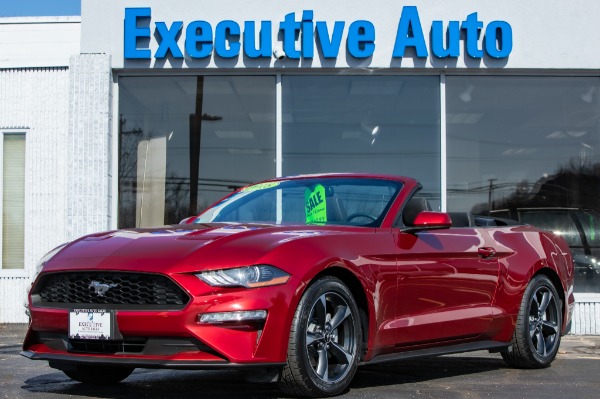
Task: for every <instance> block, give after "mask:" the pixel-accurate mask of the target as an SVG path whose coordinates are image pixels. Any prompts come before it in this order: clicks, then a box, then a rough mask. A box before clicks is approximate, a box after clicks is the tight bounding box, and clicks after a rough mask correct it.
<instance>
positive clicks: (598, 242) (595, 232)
mask: <svg viewBox="0 0 600 399" xmlns="http://www.w3.org/2000/svg"><path fill="white" fill-rule="evenodd" d="M576 215H577V219H578V220H579V223H581V228H582V230H583V233H584V235H585V239H586V241H587V244H588V245H589V246H590V247H594V248H595V249H598V250H600V215H599V214H598V213H596V212H593V211H579V212H577V213H576ZM599 255H600V254H599Z"/></svg>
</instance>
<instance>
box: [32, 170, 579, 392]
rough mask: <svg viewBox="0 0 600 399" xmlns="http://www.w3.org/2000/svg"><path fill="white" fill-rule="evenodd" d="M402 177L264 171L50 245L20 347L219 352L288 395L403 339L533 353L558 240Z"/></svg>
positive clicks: (545, 315) (200, 361)
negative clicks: (449, 203)
mask: <svg viewBox="0 0 600 399" xmlns="http://www.w3.org/2000/svg"><path fill="white" fill-rule="evenodd" d="M420 188H421V186H420V184H419V183H418V182H417V181H415V180H414V179H411V178H407V177H395V176H380V175H357V174H327V175H311V176H298V177H292V178H282V179H275V180H269V181H265V182H262V183H258V184H254V185H251V186H248V187H245V188H242V189H240V190H237V191H236V192H234V193H232V194H231V195H229V196H227V197H225V198H223V199H222V200H221V201H219V202H217V203H216V204H215V205H213V206H212V207H211V208H209V209H208V210H207V211H205V212H204V213H202V214H201V215H200V216H197V217H193V218H190V219H187V220H185V221H184V222H182V224H179V225H174V226H167V227H160V228H153V229H125V230H119V231H110V232H104V233H98V234H93V235H89V236H86V237H83V238H80V239H78V240H76V241H73V242H71V243H69V244H66V245H64V246H61V247H59V248H56V249H54V250H53V251H51V252H50V253H49V254H47V255H46V256H45V257H44V258H43V259H42V260H41V261H40V264H39V267H38V271H39V274H38V275H37V277H36V278H35V281H34V282H33V285H32V287H31V290H30V294H29V303H28V307H29V313H30V317H31V323H30V326H29V331H28V333H27V336H26V338H25V342H24V344H23V352H22V354H23V355H24V356H26V357H28V358H30V359H35V360H47V361H49V364H50V366H51V367H54V368H57V369H60V370H62V371H63V372H64V373H65V374H66V375H68V376H69V377H71V378H72V379H74V380H77V381H80V382H84V383H111V382H118V381H121V380H123V379H125V378H126V377H127V376H128V375H130V374H131V373H132V371H133V370H134V368H136V367H142V368H176V369H216V368H237V369H244V370H249V371H252V370H254V371H257V372H260V373H261V375H262V377H263V378H264V379H265V380H269V381H271V380H272V381H277V383H278V385H279V387H280V388H281V389H282V390H283V391H284V392H286V393H288V394H293V395H297V396H331V395H336V394H339V393H341V392H343V391H344V390H346V389H347V387H348V386H349V384H350V382H351V380H352V378H353V376H354V374H355V372H356V369H357V367H358V366H359V365H361V364H369V363H377V362H384V361H389V360H397V359H403V358H412V357H416V356H431V355H440V354H447V353H456V352H464V351H472V350H480V349H487V350H490V351H493V352H499V353H500V354H501V355H502V357H503V358H504V360H505V361H506V363H508V364H509V365H510V366H514V367H518V368H542V367H547V366H549V365H550V363H551V362H552V361H553V359H554V358H555V356H556V353H557V351H558V347H559V344H560V339H561V335H563V334H565V333H567V332H568V329H569V326H570V318H571V312H572V309H573V303H574V299H573V262H572V259H571V255H570V251H569V247H568V246H567V244H566V243H565V241H564V240H563V239H562V238H560V237H557V236H555V235H553V234H552V233H550V232H547V231H543V230H539V229H535V228H533V227H531V226H526V225H503V224H505V223H503V221H502V220H500V219H494V218H475V219H474V220H471V221H470V222H469V223H464V222H463V221H461V220H463V219H465V217H466V216H467V215H461V214H452V215H449V214H448V213H440V212H432V211H431V210H430V209H431V208H430V207H429V205H428V202H427V200H426V198H424V197H420V196H419V195H418V191H419V189H420ZM471 219H472V218H471ZM453 220H454V223H453ZM473 224H475V226H474V227H473V226H471V225H473Z"/></svg>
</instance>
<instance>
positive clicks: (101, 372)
mask: <svg viewBox="0 0 600 399" xmlns="http://www.w3.org/2000/svg"><path fill="white" fill-rule="evenodd" d="M133 370H135V369H134V368H132V367H107V366H88V365H78V366H76V367H75V368H72V369H68V370H63V373H65V374H66V375H67V376H68V377H69V378H71V379H72V380H75V381H79V382H83V383H84V384H116V383H117V382H121V381H123V380H124V379H125V378H127V377H129V376H130V375H131V373H133Z"/></svg>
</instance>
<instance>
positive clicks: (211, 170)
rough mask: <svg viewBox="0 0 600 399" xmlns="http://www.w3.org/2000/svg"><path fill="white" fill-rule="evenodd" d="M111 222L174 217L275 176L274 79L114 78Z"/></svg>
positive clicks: (137, 222) (140, 223) (177, 218)
mask: <svg viewBox="0 0 600 399" xmlns="http://www.w3.org/2000/svg"><path fill="white" fill-rule="evenodd" d="M119 106H120V110H119V114H120V125H119V223H118V224H119V227H133V226H136V227H145V226H156V225H163V224H165V223H178V222H179V221H180V220H181V219H183V218H185V217H188V216H191V215H196V214H198V213H199V212H200V211H202V210H203V209H205V208H207V207H208V206H209V205H211V204H212V203H213V202H215V201H216V200H218V199H219V198H221V197H222V196H224V195H226V194H228V193H230V192H231V191H232V190H233V189H235V188H238V187H242V186H245V185H247V184H249V183H252V182H255V181H257V180H263V179H266V178H270V177H274V175H275V166H274V158H275V78H274V77H272V76H243V77H240V76H168V77H156V76H153V77H122V78H120V79H119Z"/></svg>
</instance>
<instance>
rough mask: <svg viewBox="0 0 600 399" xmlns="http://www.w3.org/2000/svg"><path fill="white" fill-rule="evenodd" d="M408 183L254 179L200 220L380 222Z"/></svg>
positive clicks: (203, 221)
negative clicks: (255, 180)
mask: <svg viewBox="0 0 600 399" xmlns="http://www.w3.org/2000/svg"><path fill="white" fill-rule="evenodd" d="M401 187H402V183H401V182H398V181H392V180H379V179H371V178H343V177H339V178H337V177H336V178H301V179H290V180H278V181H273V182H266V183H258V184H254V185H251V186H248V187H245V188H242V189H241V190H239V191H237V192H235V193H234V194H233V195H231V196H229V197H226V198H224V199H223V200H221V201H220V202H218V203H216V204H215V205H213V206H212V207H211V208H209V209H207V210H206V211H205V212H204V213H202V215H200V216H199V217H198V218H197V219H196V220H195V221H194V223H210V222H239V223H269V224H342V225H353V226H371V227H376V226H379V225H380V224H381V222H382V221H383V218H384V216H385V214H386V212H387V210H388V209H389V207H390V206H391V204H392V202H393V200H394V198H396V195H397V194H398V192H399V191H400V188H401Z"/></svg>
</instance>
